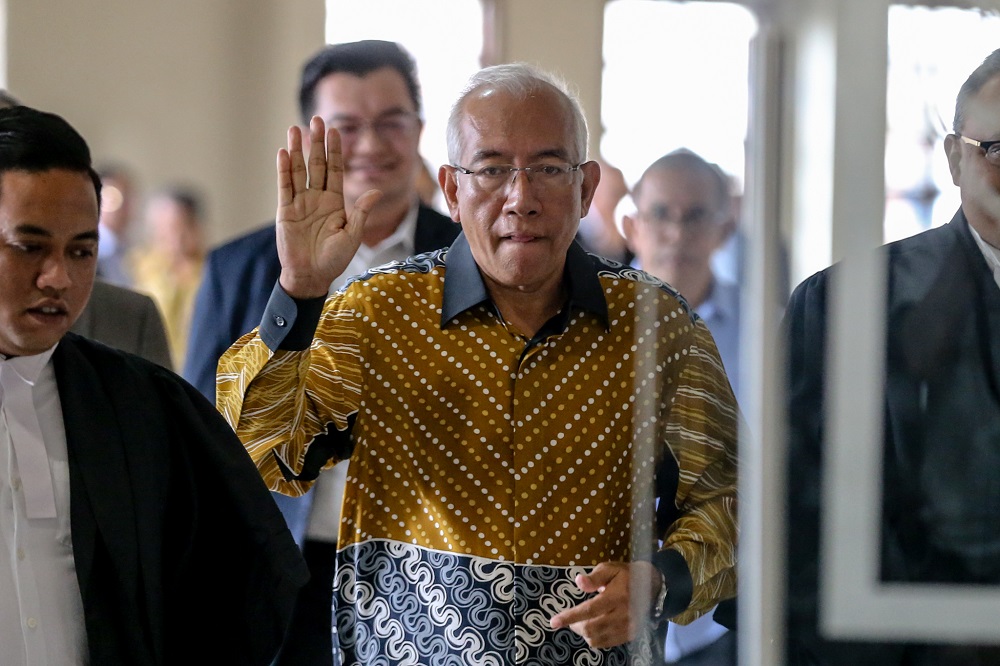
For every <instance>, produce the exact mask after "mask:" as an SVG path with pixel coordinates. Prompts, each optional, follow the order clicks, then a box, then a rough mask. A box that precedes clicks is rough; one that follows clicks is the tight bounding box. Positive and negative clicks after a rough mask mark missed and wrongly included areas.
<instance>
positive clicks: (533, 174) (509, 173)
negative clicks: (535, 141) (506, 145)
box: [449, 162, 583, 192]
mask: <svg viewBox="0 0 1000 666" xmlns="http://www.w3.org/2000/svg"><path fill="white" fill-rule="evenodd" d="M449 166H451V168H452V169H455V170H456V171H458V172H459V173H463V174H465V175H466V176H472V182H474V183H475V184H476V187H478V188H479V189H480V190H482V191H483V192H495V191H497V190H499V189H500V188H501V187H503V186H504V185H506V184H507V183H511V182H513V181H514V178H516V177H517V173H518V172H519V171H520V172H523V173H524V176H525V178H527V179H528V182H529V183H532V184H533V185H535V186H536V187H539V188H542V189H558V188H561V187H566V186H567V185H569V184H570V183H571V182H572V181H573V174H574V173H576V172H577V171H579V170H580V167H581V166H583V163H580V164H569V163H567V162H545V163H540V164H529V165H528V166H524V167H516V166H514V165H512V164H487V165H486V166H482V167H479V168H478V169H466V168H465V167H463V166H459V165H457V164H451V165H449Z"/></svg>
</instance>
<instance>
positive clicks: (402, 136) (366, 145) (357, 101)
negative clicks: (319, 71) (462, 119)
mask: <svg viewBox="0 0 1000 666" xmlns="http://www.w3.org/2000/svg"><path fill="white" fill-rule="evenodd" d="M315 102H316V104H315V107H316V108H315V110H314V114H315V115H317V116H319V117H321V118H323V119H324V120H325V121H326V123H327V126H333V127H336V128H337V129H339V130H341V138H342V146H343V154H344V199H345V201H346V203H347V206H348V209H350V208H352V207H353V206H354V202H355V201H357V199H358V197H359V196H361V195H362V194H364V193H365V192H366V191H368V190H370V189H379V190H381V191H382V194H383V197H382V200H381V201H380V203H381V204H382V205H390V204H393V203H398V202H400V201H404V200H405V201H407V202H409V201H412V200H413V199H414V198H415V196H416V189H415V188H416V185H415V181H416V175H417V166H418V164H419V160H420V157H419V154H418V147H419V143H420V131H421V129H422V124H421V122H420V119H419V117H418V116H417V110H416V108H415V107H414V105H413V100H411V99H410V94H409V92H408V91H407V88H406V81H405V80H404V79H403V77H402V75H401V74H400V73H399V72H397V71H396V70H394V69H392V68H391V67H383V68H381V69H377V70H375V71H373V72H370V73H368V74H367V75H365V76H354V75H353V74H346V73H343V72H338V73H336V74H330V75H329V76H327V77H325V78H324V79H322V80H321V81H320V82H319V84H318V85H317V86H316V99H315Z"/></svg>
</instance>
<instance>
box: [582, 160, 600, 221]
mask: <svg viewBox="0 0 1000 666" xmlns="http://www.w3.org/2000/svg"><path fill="white" fill-rule="evenodd" d="M580 171H581V172H583V185H582V186H581V187H580V217H581V218H583V217H586V215H587V213H588V212H589V211H590V203H591V202H592V201H593V200H594V194H595V193H596V192H597V184H598V183H600V182H601V165H600V164H598V163H597V162H595V161H594V160H591V161H589V162H584V163H583V164H581V165H580Z"/></svg>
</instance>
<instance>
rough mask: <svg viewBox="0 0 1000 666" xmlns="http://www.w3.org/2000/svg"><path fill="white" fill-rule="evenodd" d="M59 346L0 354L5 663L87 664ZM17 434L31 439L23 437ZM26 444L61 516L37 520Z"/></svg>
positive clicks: (0, 585) (1, 638) (1, 642)
mask: <svg viewBox="0 0 1000 666" xmlns="http://www.w3.org/2000/svg"><path fill="white" fill-rule="evenodd" d="M54 350H55V347H53V348H51V349H49V350H48V351H46V352H44V353H42V354H39V355H37V356H19V357H16V358H11V359H5V358H3V357H2V356H0V359H2V360H0V375H2V383H0V387H3V389H2V390H3V395H2V396H0V539H2V544H0V545H2V547H0V651H2V652H0V662H2V663H3V664H4V666H21V665H22V664H23V665H24V666H44V665H52V666H56V665H58V666H63V665H65V664H86V663H87V636H86V630H85V626H84V617H83V600H82V598H81V596H80V587H79V584H78V582H77V579H76V567H75V564H74V560H73V543H72V540H71V535H70V512H69V509H70V508H69V504H70V502H69V463H68V459H67V452H66V431H65V427H64V424H63V416H62V404H61V403H60V401H59V391H58V387H57V386H56V378H55V372H54V370H53V368H52V362H51V356H52V352H53V351H54ZM12 370H13V371H15V373H16V377H14V378H12V375H11V372H10V371H12ZM15 380H20V381H25V386H24V387H14V388H13V389H12V388H11V387H12V384H11V383H10V382H12V381H15ZM19 388H26V389H28V390H30V393H31V400H30V401H24V402H19V401H16V400H12V399H11V395H10V394H11V391H12V390H19ZM25 410H28V411H31V410H33V412H34V413H33V414H32V413H25ZM12 419H17V420H18V421H19V422H21V423H22V424H24V423H28V424H32V423H34V424H35V425H36V431H35V432H30V430H32V428H28V429H24V428H21V429H10V428H8V425H9V423H10V421H11V420H12ZM36 419H37V421H36ZM13 437H18V438H19V439H26V440H27V441H18V442H16V443H15V442H13V441H12V438H13ZM24 447H31V448H34V449H35V450H36V451H39V452H41V453H43V454H44V455H43V456H42V460H43V461H45V462H47V467H48V469H47V470H46V469H44V467H43V468H42V469H41V472H39V470H38V469H37V468H35V469H32V470H31V471H29V474H32V475H37V474H39V473H42V474H47V475H49V481H50V488H51V490H50V492H51V493H52V494H53V497H52V498H51V499H52V501H53V504H54V517H40V518H36V517H30V518H29V511H28V501H27V499H28V497H27V496H26V494H25V486H26V485H28V486H31V485H34V486H35V487H36V488H37V487H38V479H37V476H36V478H34V479H33V480H29V479H25V478H23V474H22V472H23V471H25V470H21V469H20V468H19V466H18V453H17V452H18V451H24V450H25V449H24ZM43 485H44V483H43ZM36 494H37V493H36ZM42 494H44V491H42ZM32 515H36V514H35V513H33V514H32ZM45 515H51V514H45Z"/></svg>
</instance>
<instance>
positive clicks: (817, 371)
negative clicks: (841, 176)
mask: <svg viewBox="0 0 1000 666" xmlns="http://www.w3.org/2000/svg"><path fill="white" fill-rule="evenodd" d="M953 130H954V133H953V134H949V135H948V136H947V137H945V140H944V148H945V152H946V153H947V157H948V166H949V167H950V169H951V176H952V181H953V182H954V183H955V185H957V186H958V187H959V189H960V191H961V200H962V205H961V208H960V209H959V210H958V212H957V213H955V216H954V218H952V220H951V222H950V223H948V224H946V225H943V226H941V227H937V228H934V229H931V230H929V231H925V232H923V233H921V234H917V235H916V236H912V237H910V238H907V239H904V240H901V241H898V242H896V243H892V244H889V245H887V246H885V247H884V248H882V250H881V252H882V254H883V256H884V258H885V260H886V262H887V283H886V284H887V298H886V370H885V372H886V375H885V383H884V391H885V398H884V408H883V412H884V418H885V424H884V430H885V433H884V438H885V439H884V452H883V456H882V461H883V476H882V487H883V488H884V491H885V496H884V497H883V499H882V502H883V505H882V507H881V516H882V518H881V525H882V534H881V571H880V577H881V581H882V582H885V583H946V584H953V585H958V584H964V585H972V586H975V585H989V586H995V585H997V584H998V583H1000V521H998V520H997V516H998V515H1000V483H998V482H997V470H998V469H1000V50H997V51H994V52H993V53H992V54H990V55H989V56H988V57H987V58H986V59H985V60H984V61H983V63H982V64H981V65H980V66H979V67H978V68H977V69H976V70H975V71H974V72H973V73H972V75H971V76H970V77H969V78H968V79H967V80H966V82H965V83H964V84H963V86H962V88H961V89H960V91H959V93H958V98H957V100H956V105H955V120H954V124H953ZM840 270H842V269H841V268H840V267H837V266H835V267H833V268H829V269H826V270H824V271H822V272H820V273H817V274H816V275H814V276H812V277H810V278H809V279H807V280H806V281H805V282H803V283H802V284H800V285H799V286H798V287H797V288H796V289H795V291H794V293H793V294H792V297H791V300H790V301H789V305H788V310H787V314H786V325H787V330H786V332H787V335H788V343H789V375H788V379H789V388H788V419H789V428H790V430H789V437H790V439H789V447H790V448H789V468H788V469H789V491H788V492H789V494H788V498H787V502H788V508H789V538H788V571H789V578H788V595H789V598H788V620H789V622H788V642H787V655H786V656H787V659H786V663H788V664H792V665H793V666H798V665H800V664H801V665H810V666H814V665H824V666H825V665H829V666H840V665H841V664H858V665H861V664H877V665H878V666H904V665H905V666H976V665H979V664H997V663H1000V648H998V647H997V646H996V645H993V646H974V645H960V644H955V645H932V644H927V641H921V642H919V643H918V642H912V643H900V642H895V643H890V642H884V643H875V642H847V641H843V640H831V639H829V638H827V637H825V636H823V635H822V634H821V632H820V628H819V625H818V615H819V604H820V602H821V599H820V598H819V589H818V588H819V569H818V563H819V558H818V553H819V538H820V534H821V533H822V529H823V528H822V520H821V513H820V502H821V495H822V487H821V479H822V478H823V477H822V468H821V463H822V461H823V437H824V429H825V423H824V415H825V410H824V402H825V397H826V396H825V395H824V388H825V387H824V374H825V372H824V367H825V363H824V362H825V354H826V328H827V319H828V317H827V298H828V290H829V288H830V284H831V283H832V282H834V281H835V280H836V279H837V275H838V272H839V271H840Z"/></svg>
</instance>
